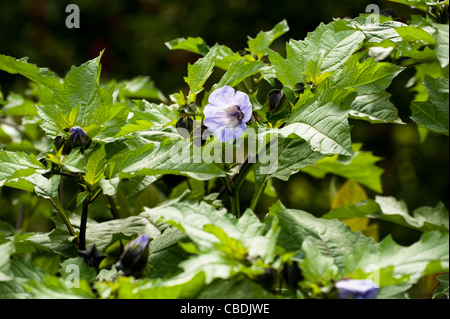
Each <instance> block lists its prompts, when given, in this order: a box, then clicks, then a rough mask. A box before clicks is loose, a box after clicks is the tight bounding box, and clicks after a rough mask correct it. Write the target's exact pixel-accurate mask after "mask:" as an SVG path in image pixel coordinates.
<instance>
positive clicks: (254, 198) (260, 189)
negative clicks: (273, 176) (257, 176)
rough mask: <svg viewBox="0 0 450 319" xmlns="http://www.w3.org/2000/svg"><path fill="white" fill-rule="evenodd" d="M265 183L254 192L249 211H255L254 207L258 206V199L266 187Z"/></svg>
mask: <svg viewBox="0 0 450 319" xmlns="http://www.w3.org/2000/svg"><path fill="white" fill-rule="evenodd" d="M266 183H267V181H265V182H264V183H262V185H261V187H260V188H259V189H258V191H257V192H255V194H253V198H252V202H251V203H250V209H251V210H252V211H255V208H256V205H258V201H259V198H260V197H261V194H262V193H263V191H264V189H265V187H266ZM255 185H256V182H255Z"/></svg>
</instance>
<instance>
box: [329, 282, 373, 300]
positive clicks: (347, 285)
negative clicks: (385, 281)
mask: <svg viewBox="0 0 450 319" xmlns="http://www.w3.org/2000/svg"><path fill="white" fill-rule="evenodd" d="M335 286H336V288H337V290H338V297H339V298H341V299H348V298H354V299H376V297H377V295H378V291H379V289H380V288H379V287H378V285H376V284H375V283H374V282H373V281H372V280H369V279H367V280H357V279H344V280H340V281H338V282H337V283H336V285H335Z"/></svg>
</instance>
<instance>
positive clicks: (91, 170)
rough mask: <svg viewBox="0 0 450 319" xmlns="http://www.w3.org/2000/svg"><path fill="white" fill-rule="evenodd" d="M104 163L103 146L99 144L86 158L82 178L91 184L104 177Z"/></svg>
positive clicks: (104, 153)
mask: <svg viewBox="0 0 450 319" xmlns="http://www.w3.org/2000/svg"><path fill="white" fill-rule="evenodd" d="M105 165H106V152H105V147H104V146H101V147H99V148H97V149H96V150H95V151H93V152H92V153H91V154H90V155H89V158H88V160H87V163H86V165H85V169H86V174H84V176H83V178H84V180H85V181H86V183H88V184H89V185H91V186H94V185H95V184H97V183H98V182H99V181H100V180H101V179H102V178H104V174H103V173H104V171H105Z"/></svg>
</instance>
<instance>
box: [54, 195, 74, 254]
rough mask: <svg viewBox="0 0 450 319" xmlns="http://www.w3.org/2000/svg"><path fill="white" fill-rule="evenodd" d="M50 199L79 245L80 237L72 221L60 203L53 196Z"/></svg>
mask: <svg viewBox="0 0 450 319" xmlns="http://www.w3.org/2000/svg"><path fill="white" fill-rule="evenodd" d="M48 200H49V201H50V203H52V205H53V207H55V209H56V211H57V212H58V214H59V216H61V219H62V220H63V222H64V224H65V225H66V227H67V229H68V230H69V233H70V235H71V236H73V237H75V244H76V245H77V246H78V239H77V236H76V233H75V230H74V229H73V227H72V224H71V223H70V221H69V219H68V218H67V216H66V215H65V214H64V212H63V211H62V210H61V208H60V207H59V206H58V204H57V203H56V202H55V201H54V200H53V198H51V197H49V198H48Z"/></svg>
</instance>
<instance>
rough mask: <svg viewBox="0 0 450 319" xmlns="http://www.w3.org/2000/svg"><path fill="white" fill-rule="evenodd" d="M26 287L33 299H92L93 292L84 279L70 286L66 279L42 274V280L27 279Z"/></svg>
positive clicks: (93, 296)
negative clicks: (76, 284)
mask: <svg viewBox="0 0 450 319" xmlns="http://www.w3.org/2000/svg"><path fill="white" fill-rule="evenodd" d="M25 287H26V289H27V290H28V291H29V292H30V293H31V296H32V298H34V299H93V298H95V294H94V292H93V291H92V290H91V288H90V286H89V282H87V281H86V280H80V281H79V286H78V287H77V286H74V287H70V286H68V285H67V283H66V280H65V279H63V278H60V277H56V276H44V278H43V280H39V281H38V280H34V281H29V282H28V283H27V284H26V286H25Z"/></svg>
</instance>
